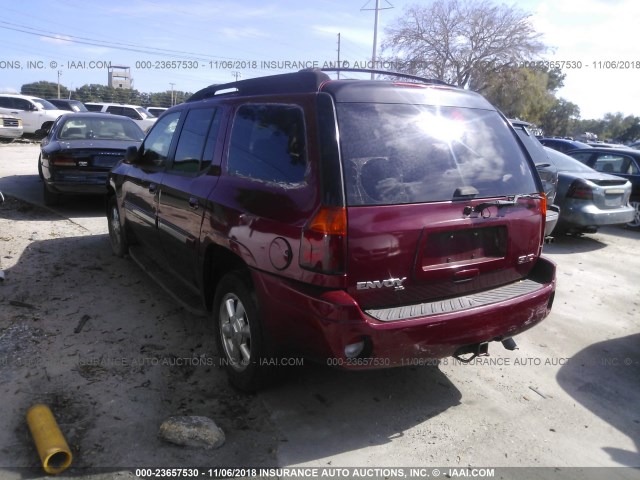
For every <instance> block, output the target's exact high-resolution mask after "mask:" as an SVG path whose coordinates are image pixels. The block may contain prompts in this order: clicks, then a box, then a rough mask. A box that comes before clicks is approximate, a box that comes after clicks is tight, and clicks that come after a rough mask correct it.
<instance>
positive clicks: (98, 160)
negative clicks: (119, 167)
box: [92, 155, 122, 168]
mask: <svg viewBox="0 0 640 480" xmlns="http://www.w3.org/2000/svg"><path fill="white" fill-rule="evenodd" d="M121 158H122V157H121V156H119V155H96V156H94V157H93V161H92V165H93V166H94V167H102V168H112V167H113V166H114V165H115V164H116V163H118V161H119V160H120V159H121Z"/></svg>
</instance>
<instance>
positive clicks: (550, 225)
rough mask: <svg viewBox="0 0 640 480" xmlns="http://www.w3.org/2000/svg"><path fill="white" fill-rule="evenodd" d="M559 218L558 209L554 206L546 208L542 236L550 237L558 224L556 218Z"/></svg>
mask: <svg viewBox="0 0 640 480" xmlns="http://www.w3.org/2000/svg"><path fill="white" fill-rule="evenodd" d="M559 217H560V208H559V207H557V206H556V205H549V206H548V207H547V213H546V218H545V222H544V236H545V237H547V236H549V235H551V233H552V232H553V229H554V228H556V225H557V224H558V218H559Z"/></svg>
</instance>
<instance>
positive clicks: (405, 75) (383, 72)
mask: <svg viewBox="0 0 640 480" xmlns="http://www.w3.org/2000/svg"><path fill="white" fill-rule="evenodd" d="M319 70H320V71H322V72H357V73H376V74H378V75H388V76H390V77H401V78H409V79H411V80H418V81H421V82H424V83H431V84H437V85H447V86H449V87H452V86H453V85H451V84H450V83H447V82H444V81H442V80H438V79H436V78H425V77H420V76H418V75H411V74H408V73H400V72H391V71H387V70H376V69H371V68H320V69H319Z"/></svg>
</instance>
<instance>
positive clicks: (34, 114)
mask: <svg viewBox="0 0 640 480" xmlns="http://www.w3.org/2000/svg"><path fill="white" fill-rule="evenodd" d="M65 113H67V112H65V111H64V110H59V109H58V107H56V106H54V105H53V104H51V103H49V102H47V101H46V100H44V99H42V98H38V97H32V96H30V95H17V94H10V93H0V114H5V115H11V116H13V117H19V118H21V119H22V127H23V130H24V133H33V134H45V133H46V131H47V130H48V129H49V128H50V127H51V125H53V122H55V121H56V119H57V118H58V117H59V116H60V115H64V114H65Z"/></svg>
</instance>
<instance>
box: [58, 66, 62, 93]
mask: <svg viewBox="0 0 640 480" xmlns="http://www.w3.org/2000/svg"><path fill="white" fill-rule="evenodd" d="M60 75H62V71H61V70H58V98H60Z"/></svg>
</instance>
